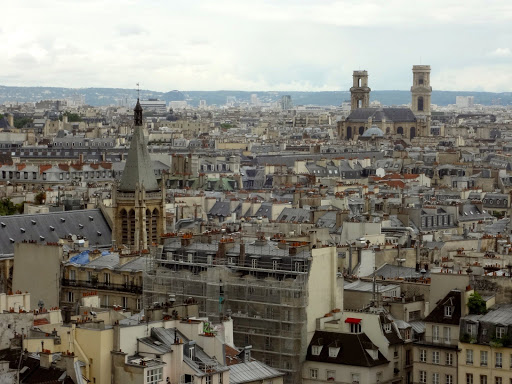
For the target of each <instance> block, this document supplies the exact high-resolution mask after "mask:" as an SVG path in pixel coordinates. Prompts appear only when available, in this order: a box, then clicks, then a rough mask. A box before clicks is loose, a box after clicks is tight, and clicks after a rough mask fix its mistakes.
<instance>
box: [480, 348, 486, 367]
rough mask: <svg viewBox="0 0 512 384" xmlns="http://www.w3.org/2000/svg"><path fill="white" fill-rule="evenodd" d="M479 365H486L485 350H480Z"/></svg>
mask: <svg viewBox="0 0 512 384" xmlns="http://www.w3.org/2000/svg"><path fill="white" fill-rule="evenodd" d="M480 366H481V367H487V351H480Z"/></svg>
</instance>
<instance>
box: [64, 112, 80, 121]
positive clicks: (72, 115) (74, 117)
mask: <svg viewBox="0 0 512 384" xmlns="http://www.w3.org/2000/svg"><path fill="white" fill-rule="evenodd" d="M64 115H65V116H67V117H68V123H78V122H80V121H82V118H81V117H80V115H79V114H78V113H71V112H65V113H64ZM59 120H61V121H62V116H60V117H59Z"/></svg>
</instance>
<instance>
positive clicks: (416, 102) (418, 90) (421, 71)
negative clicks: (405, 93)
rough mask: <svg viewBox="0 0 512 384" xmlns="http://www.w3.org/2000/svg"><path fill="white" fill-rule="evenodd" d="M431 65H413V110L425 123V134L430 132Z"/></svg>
mask: <svg viewBox="0 0 512 384" xmlns="http://www.w3.org/2000/svg"><path fill="white" fill-rule="evenodd" d="M431 95H432V87H431V86H430V65H413V66H412V87H411V96H412V103H411V110H412V112H413V113H414V115H415V116H416V118H417V119H418V120H419V121H423V122H424V123H425V131H424V132H423V133H424V136H428V135H429V134H430V98H431Z"/></svg>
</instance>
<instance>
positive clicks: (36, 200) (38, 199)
mask: <svg viewBox="0 0 512 384" xmlns="http://www.w3.org/2000/svg"><path fill="white" fill-rule="evenodd" d="M45 200H46V192H43V191H41V192H39V193H38V194H37V195H36V196H35V197H34V203H36V204H37V205H41V204H43V203H44V201H45Z"/></svg>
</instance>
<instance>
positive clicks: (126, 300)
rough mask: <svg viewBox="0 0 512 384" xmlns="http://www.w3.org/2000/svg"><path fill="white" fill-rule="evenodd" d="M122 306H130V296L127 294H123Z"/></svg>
mask: <svg viewBox="0 0 512 384" xmlns="http://www.w3.org/2000/svg"><path fill="white" fill-rule="evenodd" d="M122 306H123V308H125V309H126V308H128V298H127V297H126V296H123V298H122Z"/></svg>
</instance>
